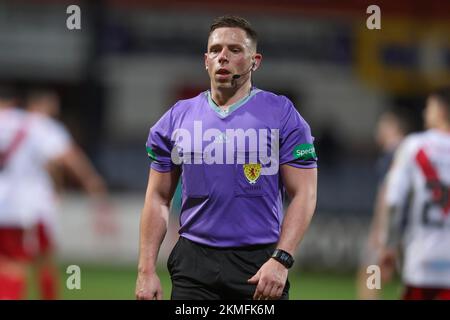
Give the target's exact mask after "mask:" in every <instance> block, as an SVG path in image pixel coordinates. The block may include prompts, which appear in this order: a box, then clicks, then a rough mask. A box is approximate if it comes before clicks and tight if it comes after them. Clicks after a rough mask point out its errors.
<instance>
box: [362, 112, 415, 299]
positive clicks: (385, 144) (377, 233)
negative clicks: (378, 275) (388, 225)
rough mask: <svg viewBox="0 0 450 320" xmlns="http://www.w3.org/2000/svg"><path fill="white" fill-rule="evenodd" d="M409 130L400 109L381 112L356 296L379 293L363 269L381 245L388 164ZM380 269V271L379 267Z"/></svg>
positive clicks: (371, 296) (376, 256)
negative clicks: (372, 195)
mask: <svg viewBox="0 0 450 320" xmlns="http://www.w3.org/2000/svg"><path fill="white" fill-rule="evenodd" d="M409 131H410V126H409V121H408V117H407V116H406V114H403V113H401V111H400V110H395V109H392V110H387V111H385V112H383V113H382V114H381V115H380V117H379V119H378V122H377V126H376V131H375V141H376V143H377V145H378V147H379V148H380V151H381V155H380V157H379V158H378V161H377V163H376V171H377V176H378V187H377V195H376V200H375V204H374V209H373V210H374V211H373V217H372V222H371V225H370V228H369V236H368V239H367V243H366V245H365V246H364V248H363V252H362V256H361V261H360V269H359V271H358V275H357V289H358V298H359V299H378V298H379V292H378V290H376V289H369V288H368V287H367V283H366V282H367V277H368V274H367V272H366V270H367V267H368V266H369V265H375V264H378V261H379V254H380V249H381V248H382V244H383V239H384V238H385V235H384V234H383V232H382V229H381V226H382V224H383V223H384V220H385V219H386V215H387V213H386V210H385V206H384V202H385V193H386V173H387V172H388V170H389V167H390V166H391V163H392V159H393V156H394V153H395V150H396V149H397V147H398V145H399V144H400V143H401V141H402V140H403V138H404V137H405V135H406V134H407V133H408V132H409ZM382 272H383V270H382Z"/></svg>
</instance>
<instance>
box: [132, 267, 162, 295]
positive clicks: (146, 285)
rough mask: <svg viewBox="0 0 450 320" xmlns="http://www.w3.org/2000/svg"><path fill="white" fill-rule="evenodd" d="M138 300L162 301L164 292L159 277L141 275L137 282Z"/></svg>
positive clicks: (152, 274)
mask: <svg viewBox="0 0 450 320" xmlns="http://www.w3.org/2000/svg"><path fill="white" fill-rule="evenodd" d="M136 299H137V300H162V299H163V291H162V287H161V282H160V280H159V277H158V275H157V274H156V273H155V272H154V273H151V274H143V273H139V274H138V278H137V281H136Z"/></svg>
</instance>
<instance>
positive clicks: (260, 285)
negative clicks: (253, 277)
mask: <svg viewBox="0 0 450 320" xmlns="http://www.w3.org/2000/svg"><path fill="white" fill-rule="evenodd" d="M265 286H266V284H265V283H264V282H262V281H260V282H258V285H257V286H256V290H255V294H254V295H253V299H254V300H260V299H261V296H262V293H263V292H264V288H265Z"/></svg>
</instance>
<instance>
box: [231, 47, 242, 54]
mask: <svg viewBox="0 0 450 320" xmlns="http://www.w3.org/2000/svg"><path fill="white" fill-rule="evenodd" d="M231 51H233V52H234V53H238V52H241V50H240V49H238V48H235V49H232V50H231Z"/></svg>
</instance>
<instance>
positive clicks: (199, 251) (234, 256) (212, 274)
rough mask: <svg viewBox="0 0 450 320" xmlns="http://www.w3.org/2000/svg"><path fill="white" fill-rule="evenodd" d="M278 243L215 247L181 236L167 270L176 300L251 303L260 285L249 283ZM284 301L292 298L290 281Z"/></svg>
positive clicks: (283, 295) (287, 283)
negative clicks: (226, 300)
mask: <svg viewBox="0 0 450 320" xmlns="http://www.w3.org/2000/svg"><path fill="white" fill-rule="evenodd" d="M275 246H276V244H268V245H255V246H247V247H239V248H215V247H210V246H205V245H201V244H198V243H195V242H193V241H190V240H188V239H186V238H184V237H180V238H179V240H178V242H177V243H176V245H175V247H174V248H173V250H172V252H171V253H170V256H169V259H168V260H167V268H168V269H169V273H170V276H171V279H172V294H171V299H173V300H224V299H239V300H251V299H253V295H254V293H255V290H256V285H254V284H249V283H248V282H247V280H248V279H250V278H251V277H252V276H254V275H255V274H256V273H257V272H258V270H259V268H260V267H261V266H262V265H263V264H264V263H265V262H266V261H267V260H269V259H270V257H271V255H272V253H273V251H274V249H275ZM281 299H282V300H287V299H289V281H286V285H285V287H284V289H283V294H282V296H281Z"/></svg>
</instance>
